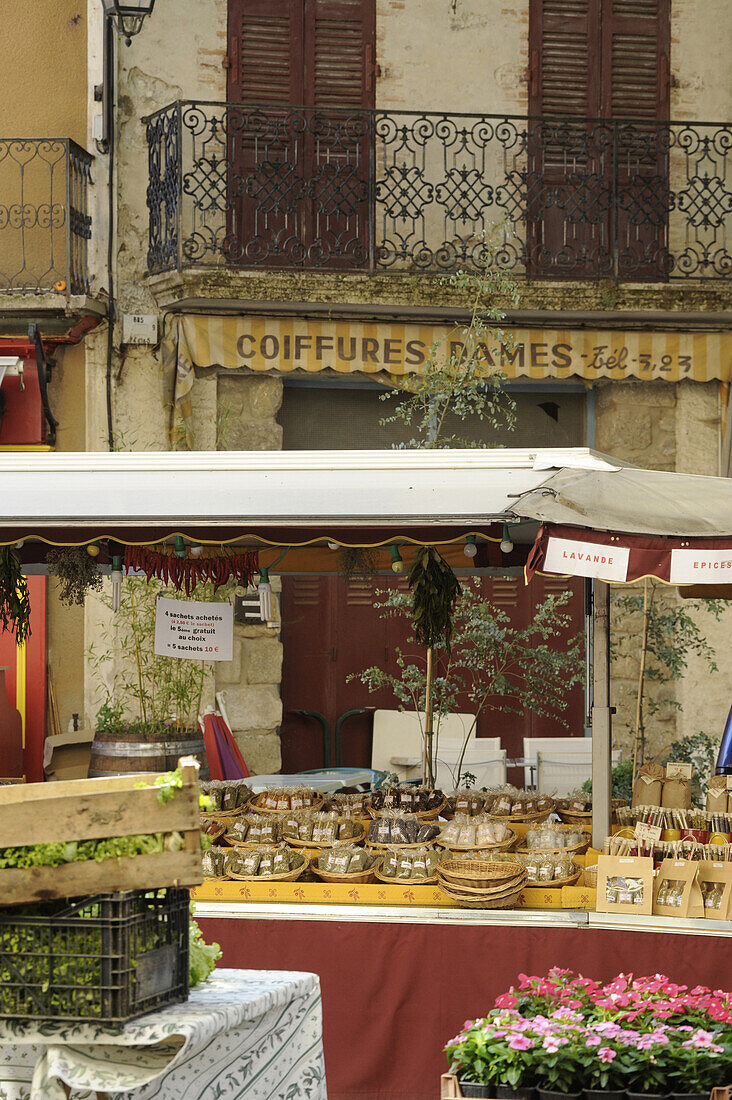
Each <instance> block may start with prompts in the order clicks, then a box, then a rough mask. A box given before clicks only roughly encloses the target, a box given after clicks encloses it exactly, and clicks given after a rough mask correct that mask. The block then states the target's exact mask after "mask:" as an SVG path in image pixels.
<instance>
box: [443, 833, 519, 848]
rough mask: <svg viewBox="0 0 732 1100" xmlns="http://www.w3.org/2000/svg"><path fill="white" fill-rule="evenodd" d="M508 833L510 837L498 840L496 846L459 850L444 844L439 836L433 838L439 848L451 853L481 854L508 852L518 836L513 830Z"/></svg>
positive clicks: (478, 845)
mask: <svg viewBox="0 0 732 1100" xmlns="http://www.w3.org/2000/svg"><path fill="white" fill-rule="evenodd" d="M509 833H510V836H507V837H506V839H505V840H499V841H498V843H497V844H471V845H470V846H469V847H468V848H461V847H460V846H459V845H458V844H450V843H446V842H445V841H444V840H442V839H441V838H440V837H439V836H438V837H435V840H434V843H435V844H437V845H438V846H439V847H440V848H446V849H447V850H448V851H451V852H481V851H487V850H488V849H490V851H492V852H510V851H511V849H512V848H513V846H514V845H515V844H517V843H518V840H519V836H518V833H515V832H514V831H513V829H509ZM431 843H432V842H431Z"/></svg>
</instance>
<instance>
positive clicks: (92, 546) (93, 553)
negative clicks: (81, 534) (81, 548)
mask: <svg viewBox="0 0 732 1100" xmlns="http://www.w3.org/2000/svg"><path fill="white" fill-rule="evenodd" d="M86 552H87V554H88V555H89V557H90V558H98V557H99V543H98V542H90V543H88V544H87V547H86Z"/></svg>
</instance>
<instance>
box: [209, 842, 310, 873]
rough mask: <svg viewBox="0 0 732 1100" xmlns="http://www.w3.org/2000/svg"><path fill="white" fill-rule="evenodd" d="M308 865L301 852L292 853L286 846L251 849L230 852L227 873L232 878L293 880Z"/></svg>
mask: <svg viewBox="0 0 732 1100" xmlns="http://www.w3.org/2000/svg"><path fill="white" fill-rule="evenodd" d="M307 864H308V861H307V859H306V858H305V856H304V854H303V853H302V852H294V851H293V850H292V849H291V848H288V847H287V845H286V844H280V845H278V846H277V847H276V848H251V849H248V850H246V851H239V852H232V853H231V855H230V856H229V859H228V872H229V874H230V875H231V876H232V878H238V879H246V878H284V876H285V875H288V876H290V875H291V876H292V877H293V878H295V877H297V876H298V875H299V874H301V873H302V872H303V871H304V870H305V868H306V866H307Z"/></svg>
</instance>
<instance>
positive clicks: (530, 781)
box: [524, 737, 592, 787]
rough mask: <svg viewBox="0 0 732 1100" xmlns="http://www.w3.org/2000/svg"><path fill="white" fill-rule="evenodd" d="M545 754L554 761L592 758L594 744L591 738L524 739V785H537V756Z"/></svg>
mask: <svg viewBox="0 0 732 1100" xmlns="http://www.w3.org/2000/svg"><path fill="white" fill-rule="evenodd" d="M540 752H543V753H544V755H545V756H550V757H551V758H552V759H553V760H564V758H565V757H566V756H567V755H569V757H577V756H578V755H579V756H584V755H589V756H592V742H591V740H590V738H589V737H524V760H526V761H528V763H527V764H526V765H525V767H524V785H525V786H526V787H533V786H535V785H537V776H536V755H537V753H540Z"/></svg>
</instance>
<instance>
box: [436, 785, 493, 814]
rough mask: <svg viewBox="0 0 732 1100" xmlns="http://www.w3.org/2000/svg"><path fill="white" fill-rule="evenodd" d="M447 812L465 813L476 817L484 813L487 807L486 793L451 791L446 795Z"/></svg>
mask: <svg viewBox="0 0 732 1100" xmlns="http://www.w3.org/2000/svg"><path fill="white" fill-rule="evenodd" d="M445 797H446V799H447V805H446V806H445V812H446V814H465V815H467V816H468V817H475V816H476V815H477V814H482V813H483V809H484V807H485V794H484V793H483V792H482V791H472V790H470V791H469V790H459V791H450V792H449V793H448V794H447V795H446V796H445Z"/></svg>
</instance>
